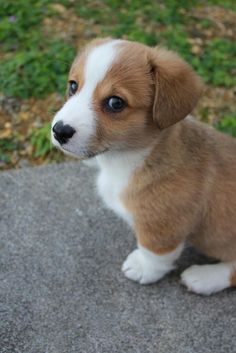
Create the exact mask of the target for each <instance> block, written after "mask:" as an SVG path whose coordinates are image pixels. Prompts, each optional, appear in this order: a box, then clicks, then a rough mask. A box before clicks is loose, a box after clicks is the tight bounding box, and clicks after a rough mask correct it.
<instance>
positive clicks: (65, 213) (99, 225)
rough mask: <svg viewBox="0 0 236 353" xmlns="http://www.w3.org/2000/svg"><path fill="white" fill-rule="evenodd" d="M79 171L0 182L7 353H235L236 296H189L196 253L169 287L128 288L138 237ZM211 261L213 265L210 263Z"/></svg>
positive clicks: (89, 174)
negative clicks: (186, 274)
mask: <svg viewBox="0 0 236 353" xmlns="http://www.w3.org/2000/svg"><path fill="white" fill-rule="evenodd" d="M94 173H95V172H94V171H93V170H91V169H89V168H87V167H85V166H84V165H82V164H78V163H76V162H71V163H67V164H61V165H50V166H46V167H39V168H32V169H23V170H19V171H10V172H4V173H1V174H0V239H1V255H0V266H1V284H0V295H1V298H0V299H1V300H0V302H1V313H0V315H1V318H0V335H1V338H0V342H1V343H0V352H1V353H16V352H17V353H46V352H47V353H79V352H82V353H83V352H85V353H111V352H112V353H116V352H125V353H136V352H137V353H146V352H151V353H156V352H158V353H172V352H173V353H234V352H236V337H235V336H236V292H235V291H234V290H227V291H224V292H222V293H220V294H218V295H215V296H212V297H201V296H197V295H194V294H190V293H187V291H186V289H185V288H184V287H182V286H181V285H180V283H179V274H180V273H181V271H182V270H183V269H184V268H185V267H187V266H188V265H190V264H192V263H203V262H204V261H206V259H204V258H203V257H202V256H199V255H198V254H197V253H196V252H194V251H193V250H191V249H188V250H187V251H186V252H185V253H184V254H183V256H182V258H181V260H180V262H179V268H178V269H177V270H176V271H174V272H173V273H172V274H171V275H169V276H168V277H166V278H165V279H163V280H162V281H161V282H160V283H158V284H154V285H149V286H141V285H138V284H136V283H133V282H130V281H129V280H127V279H125V278H124V277H123V275H122V273H121V271H120V267H121V264H122V262H123V260H124V259H125V257H126V256H127V255H128V253H129V252H130V251H131V250H132V249H133V247H134V245H135V242H134V238H133V235H132V232H131V231H130V230H129V229H128V228H127V226H126V225H125V224H124V223H123V222H122V221H121V220H119V219H118V218H117V217H116V216H115V215H113V213H111V212H110V211H108V210H106V209H105V208H104V207H103V204H102V203H101V201H100V200H99V199H98V197H97V196H96V193H95V192H94ZM208 261H209V260H208Z"/></svg>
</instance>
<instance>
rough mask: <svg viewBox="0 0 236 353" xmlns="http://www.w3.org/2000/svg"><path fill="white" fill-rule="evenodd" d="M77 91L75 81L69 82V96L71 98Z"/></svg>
mask: <svg viewBox="0 0 236 353" xmlns="http://www.w3.org/2000/svg"><path fill="white" fill-rule="evenodd" d="M77 89H78V83H77V82H76V81H73V80H72V81H69V96H73V94H75V93H76V91H77Z"/></svg>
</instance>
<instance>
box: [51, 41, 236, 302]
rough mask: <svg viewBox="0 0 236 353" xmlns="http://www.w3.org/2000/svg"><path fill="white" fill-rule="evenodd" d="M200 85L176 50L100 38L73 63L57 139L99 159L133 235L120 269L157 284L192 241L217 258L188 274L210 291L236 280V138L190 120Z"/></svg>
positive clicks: (108, 195) (104, 181) (106, 189)
mask: <svg viewBox="0 0 236 353" xmlns="http://www.w3.org/2000/svg"><path fill="white" fill-rule="evenodd" d="M201 90H202V84H201V81H200V79H199V77H198V76H197V75H196V74H195V73H194V72H193V70H192V69H191V68H190V66H189V65H188V64H187V63H186V62H184V61H183V60H182V59H181V58H180V57H179V56H178V55H176V54H175V53H173V52H171V51H168V50H165V49H163V48H149V47H147V46H145V45H143V44H139V43H134V42H129V41H126V40H113V39H109V38H108V39H101V40H95V41H93V42H92V43H91V44H90V45H89V46H87V47H86V48H85V50H84V51H83V52H82V53H81V54H80V55H78V57H76V59H75V61H74V63H73V64H72V67H71V70H70V74H69V87H68V100H67V102H66V103H65V105H64V106H63V107H62V108H61V110H60V111H59V112H58V113H57V114H56V116H55V117H54V119H53V122H52V142H53V144H55V146H57V147H58V148H60V149H61V150H62V151H64V152H65V153H69V154H71V155H73V156H77V157H79V158H81V159H87V158H91V157H96V160H97V163H98V165H99V169H100V171H99V174H98V178H97V188H98V192H99V194H100V195H101V197H102V198H103V200H104V202H105V204H106V205H107V206H108V207H109V208H111V209H112V210H114V211H115V213H117V214H118V215H119V216H120V217H122V218H123V219H124V220H125V221H127V222H128V224H129V225H130V226H131V227H132V228H133V230H134V232H135V234H136V238H137V249H135V250H134V251H133V252H132V253H131V254H130V255H129V256H128V257H127V259H126V260H125V262H124V263H123V266H122V271H123V272H124V275H125V276H126V277H127V278H129V279H131V280H133V281H137V282H139V283H141V284H147V283H153V282H156V281H158V280H160V279H161V278H162V277H163V276H164V275H165V274H167V273H168V272H170V271H171V270H172V269H173V268H174V262H175V261H176V260H177V259H178V258H179V256H180V255H181V252H182V250H183V248H184V245H185V244H186V242H189V243H192V244H193V245H194V246H196V247H197V248H198V249H199V250H200V251H201V252H202V253H204V254H206V255H208V256H211V257H213V258H215V259H217V260H219V262H218V263H216V264H211V265H201V266H197V265H194V266H191V267H190V268H188V269H187V270H185V271H184V272H183V273H182V276H181V278H182V283H183V284H184V285H186V287H187V288H188V289H189V290H191V291H193V292H195V293H199V294H206V295H209V294H211V293H214V292H218V291H221V290H223V289H225V288H227V287H233V286H236V140H234V139H233V138H230V137H228V136H225V135H223V134H221V133H219V132H217V131H215V130H214V129H213V128H211V127H209V126H207V125H204V124H202V123H199V122H197V121H195V120H194V119H193V118H191V117H190V116H188V114H189V113H190V112H191V111H192V109H193V108H194V106H195V104H196V103H197V101H198V99H199V96H200V94H201Z"/></svg>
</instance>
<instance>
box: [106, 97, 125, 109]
mask: <svg viewBox="0 0 236 353" xmlns="http://www.w3.org/2000/svg"><path fill="white" fill-rule="evenodd" d="M125 106H126V103H125V101H124V100H123V99H122V98H120V97H117V96H113V97H109V98H107V99H106V100H105V102H104V108H105V109H106V110H108V111H110V112H112V113H118V112H121V111H122V110H123V109H124V108H125Z"/></svg>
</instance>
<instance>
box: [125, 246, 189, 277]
mask: <svg viewBox="0 0 236 353" xmlns="http://www.w3.org/2000/svg"><path fill="white" fill-rule="evenodd" d="M182 250H183V244H181V245H179V246H178V247H177V248H176V249H175V250H174V251H172V252H170V253H168V254H166V255H157V254H154V253H153V252H151V251H149V250H147V249H146V248H144V247H142V246H141V245H139V247H138V249H136V250H134V251H133V252H132V253H131V254H129V256H128V257H127V259H126V260H125V262H124V263H123V266H122V271H123V272H124V275H125V276H126V277H127V278H129V279H131V280H133V281H136V282H139V283H141V284H148V283H154V282H157V281H158V280H159V279H161V278H162V277H163V276H164V275H165V274H166V273H168V272H170V271H171V270H172V269H173V268H174V261H175V260H177V259H178V257H179V256H180V254H181V252H182Z"/></svg>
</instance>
